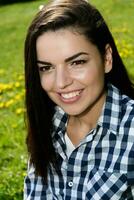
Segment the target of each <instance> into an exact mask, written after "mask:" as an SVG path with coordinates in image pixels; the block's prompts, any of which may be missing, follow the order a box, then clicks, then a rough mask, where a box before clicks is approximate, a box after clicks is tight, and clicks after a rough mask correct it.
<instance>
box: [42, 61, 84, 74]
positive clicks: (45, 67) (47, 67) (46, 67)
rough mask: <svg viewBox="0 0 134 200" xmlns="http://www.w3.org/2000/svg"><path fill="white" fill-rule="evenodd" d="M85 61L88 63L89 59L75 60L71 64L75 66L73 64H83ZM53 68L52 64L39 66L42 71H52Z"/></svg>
mask: <svg viewBox="0 0 134 200" xmlns="http://www.w3.org/2000/svg"><path fill="white" fill-rule="evenodd" d="M85 63H87V60H75V61H73V62H71V64H70V65H71V66H73V65H76V66H79V65H83V64H85ZM53 69H54V67H53V66H51V65H50V66H49V65H46V66H40V67H39V71H40V72H49V71H51V70H53Z"/></svg>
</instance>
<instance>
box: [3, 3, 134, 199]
mask: <svg viewBox="0 0 134 200" xmlns="http://www.w3.org/2000/svg"><path fill="white" fill-rule="evenodd" d="M44 2H45V1H41V0H36V1H33V2H30V3H18V4H12V5H8V6H1V7H0V200H21V199H23V197H22V196H23V180H24V177H25V175H26V167H27V158H28V156H27V150H26V144H25V138H26V128H25V120H24V114H25V106H24V105H25V104H24V98H25V89H24V61H23V48H24V40H25V35H26V31H27V28H28V25H29V23H30V22H31V20H32V18H33V16H34V15H35V13H36V12H37V11H38V7H39V5H41V4H44ZM90 2H92V3H93V4H94V5H96V7H97V8H98V9H99V10H100V11H101V12H102V14H103V16H104V18H105V19H106V21H107V23H108V25H109V27H110V30H111V31H112V34H113V36H114V38H115V41H116V44H117V47H118V50H119V52H120V55H121V57H122V59H123V61H124V63H125V64H126V68H127V70H128V73H129V74H130V76H131V78H132V80H134V39H133V33H134V12H133V10H134V1H133V0H109V1H107V0H103V1H100V0H91V1H90ZM117 67H118V66H117Z"/></svg>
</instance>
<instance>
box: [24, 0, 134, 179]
mask: <svg viewBox="0 0 134 200" xmlns="http://www.w3.org/2000/svg"><path fill="white" fill-rule="evenodd" d="M68 27H73V28H74V29H75V30H76V31H78V32H80V33H81V34H84V35H85V36H86V37H87V38H88V39H89V41H90V42H92V43H93V44H94V45H96V47H97V48H98V50H99V51H100V54H101V55H102V56H103V55H104V53H105V46H106V44H110V46H111V48H112V52H113V68H112V70H111V72H110V73H108V74H107V75H106V82H110V83H112V84H114V85H115V86H116V87H118V88H119V89H120V90H121V92H122V93H124V94H127V95H128V96H130V97H131V98H134V89H133V85H132V83H131V81H130V80H129V77H128V75H127V71H126V69H125V66H124V64H123V62H122V60H121V58H120V55H119V53H118V50H117V48H116V45H115V42H114V39H113V37H112V35H111V33H110V31H109V29H108V26H107V24H106V22H105V21H104V19H103V17H102V15H101V14H100V12H99V11H98V10H97V9H96V8H95V7H94V6H92V5H91V4H89V3H88V2H86V1H85V0H54V1H52V2H50V3H49V4H47V5H44V7H43V9H42V10H41V11H39V12H38V13H37V15H36V16H35V18H34V20H33V21H32V23H31V25H30V27H29V29H28V33H27V36H26V41H25V87H26V109H27V124H28V135H27V146H28V151H29V154H30V161H31V164H33V165H34V167H35V170H36V173H37V174H38V175H41V176H42V177H44V179H46V178H47V172H48V166H49V164H52V165H53V166H54V167H55V160H56V153H55V150H54V147H53V143H52V130H53V125H52V117H53V114H54V108H55V105H54V103H53V102H52V101H51V99H50V98H49V97H48V96H47V94H46V93H45V91H44V90H43V89H42V87H41V84H40V78H39V73H38V68H37V64H36V61H37V55H36V40H37V38H38V37H39V36H40V35H41V34H43V33H44V32H46V31H48V30H51V31H56V30H58V29H61V28H68Z"/></svg>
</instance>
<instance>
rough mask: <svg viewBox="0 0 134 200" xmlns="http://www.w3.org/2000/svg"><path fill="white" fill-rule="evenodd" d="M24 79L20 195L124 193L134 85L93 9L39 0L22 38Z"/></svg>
mask: <svg viewBox="0 0 134 200" xmlns="http://www.w3.org/2000/svg"><path fill="white" fill-rule="evenodd" d="M119 77H120V79H119ZM25 80H26V108H27V120H28V136H27V146H28V151H29V156H30V159H29V167H28V174H27V176H26V178H25V187H24V199H25V200H26V199H27V200H28V199H36V198H39V199H42V198H44V199H48V200H50V199H57V200H59V199H72V200H77V199H82V200H83V199H90V200H93V199H97V200H99V199H100V200H106V199H109V200H115V199H116V200H118V199H123V200H125V199H126V200H128V199H132V198H133V193H134V171H133V169H134V168H133V167H134V160H133V156H132V155H133V153H134V100H133V99H134V89H133V85H132V83H131V82H130V80H129V77H128V75H127V72H126V69H125V66H124V64H123V62H122V60H121V58H120V56H119V53H118V51H117V48H116V46H115V43H114V39H113V37H112V35H111V33H110V31H109V29H108V27H107V25H106V23H105V21H104V19H103V17H102V16H101V14H100V13H99V11H98V10H97V9H96V8H95V7H93V6H92V5H90V4H89V3H88V2H86V1H85V0H60V1H56V0H54V1H52V2H51V3H49V4H48V5H45V6H44V7H43V8H42V9H41V10H40V12H39V13H38V14H37V15H36V17H35V19H34V20H33V22H32V24H31V25H30V27H29V30H28V34H27V37H26V43H25ZM124 83H125V87H124ZM115 158H116V159H115Z"/></svg>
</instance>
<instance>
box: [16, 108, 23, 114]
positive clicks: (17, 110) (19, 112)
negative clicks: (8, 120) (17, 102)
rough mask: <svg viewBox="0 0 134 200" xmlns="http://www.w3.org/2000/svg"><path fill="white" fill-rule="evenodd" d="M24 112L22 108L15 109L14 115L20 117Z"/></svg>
mask: <svg viewBox="0 0 134 200" xmlns="http://www.w3.org/2000/svg"><path fill="white" fill-rule="evenodd" d="M24 111H25V109H24V108H17V109H16V114H17V115H20V114H22V113H24Z"/></svg>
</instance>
